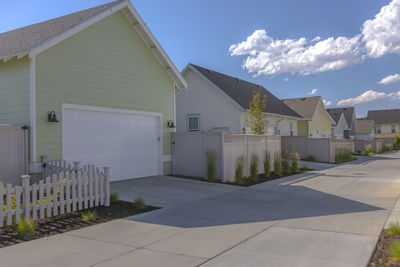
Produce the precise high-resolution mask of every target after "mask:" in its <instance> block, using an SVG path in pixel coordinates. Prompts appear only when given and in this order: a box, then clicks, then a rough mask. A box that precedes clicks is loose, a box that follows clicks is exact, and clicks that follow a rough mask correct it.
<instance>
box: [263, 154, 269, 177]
mask: <svg viewBox="0 0 400 267" xmlns="http://www.w3.org/2000/svg"><path fill="white" fill-rule="evenodd" d="M270 176H271V154H270V153H269V152H268V151H266V152H265V157H264V177H265V178H267V177H270Z"/></svg>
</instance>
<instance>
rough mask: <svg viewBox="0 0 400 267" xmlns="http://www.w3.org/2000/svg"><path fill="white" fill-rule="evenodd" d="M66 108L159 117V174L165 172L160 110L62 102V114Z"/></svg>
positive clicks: (62, 148)
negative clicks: (152, 110) (149, 110)
mask: <svg viewBox="0 0 400 267" xmlns="http://www.w3.org/2000/svg"><path fill="white" fill-rule="evenodd" d="M66 109H75V110H86V111H97V112H108V113H121V114H132V115H139V116H149V117H157V118H158V122H159V125H158V138H159V142H158V174H159V175H162V174H163V161H164V155H163V127H162V126H163V125H162V121H163V120H162V113H160V112H148V111H140V110H130V109H116V108H106V107H98V106H86V105H76V104H64V103H63V104H62V109H61V110H62V111H61V112H62V114H64V110H66ZM61 116H62V115H61ZM61 123H62V130H61V131H62V136H64V123H63V120H61ZM61 140H62V141H61V143H62V147H61V155H62V153H63V151H64V142H63V139H62V138H61Z"/></svg>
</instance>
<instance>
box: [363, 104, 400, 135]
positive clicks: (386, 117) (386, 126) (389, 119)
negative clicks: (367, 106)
mask: <svg viewBox="0 0 400 267" xmlns="http://www.w3.org/2000/svg"><path fill="white" fill-rule="evenodd" d="M367 119H369V120H374V121H375V138H394V137H395V136H400V109H386V110H370V111H368V116H367Z"/></svg>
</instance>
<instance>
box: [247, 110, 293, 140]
mask: <svg viewBox="0 0 400 267" xmlns="http://www.w3.org/2000/svg"><path fill="white" fill-rule="evenodd" d="M248 117H249V112H242V116H241V118H242V127H246V133H249V132H250V129H249V128H248V127H247V122H246V118H248ZM265 120H266V121H267V132H266V134H268V135H281V136H290V131H293V135H297V120H295V119H289V118H286V117H280V116H275V115H270V114H266V115H265ZM290 123H292V128H291V127H290ZM276 129H277V130H278V132H276Z"/></svg>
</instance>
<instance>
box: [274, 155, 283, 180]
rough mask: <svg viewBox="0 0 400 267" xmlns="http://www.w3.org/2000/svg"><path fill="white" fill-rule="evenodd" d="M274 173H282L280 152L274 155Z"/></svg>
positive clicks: (279, 174) (277, 174)
mask: <svg viewBox="0 0 400 267" xmlns="http://www.w3.org/2000/svg"><path fill="white" fill-rule="evenodd" d="M274 174H275V175H276V176H281V175H282V168H281V157H280V156H279V155H278V154H276V155H275V157H274Z"/></svg>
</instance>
